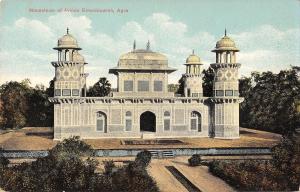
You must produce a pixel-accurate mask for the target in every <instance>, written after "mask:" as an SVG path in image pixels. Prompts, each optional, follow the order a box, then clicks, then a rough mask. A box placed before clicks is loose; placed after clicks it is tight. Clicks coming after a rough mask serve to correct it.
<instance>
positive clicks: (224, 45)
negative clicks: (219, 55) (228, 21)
mask: <svg viewBox="0 0 300 192" xmlns="http://www.w3.org/2000/svg"><path fill="white" fill-rule="evenodd" d="M219 50H220V51H223V50H224V51H239V49H238V48H237V47H236V45H235V42H234V41H233V40H232V39H231V38H230V37H228V36H227V34H226V32H225V35H224V37H222V39H220V40H219V41H218V42H217V43H216V47H215V49H214V50H213V52H215V51H219Z"/></svg>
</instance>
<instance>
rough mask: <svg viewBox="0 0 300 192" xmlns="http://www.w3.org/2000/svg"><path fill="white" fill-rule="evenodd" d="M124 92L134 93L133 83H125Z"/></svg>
mask: <svg viewBox="0 0 300 192" xmlns="http://www.w3.org/2000/svg"><path fill="white" fill-rule="evenodd" d="M124 91H133V81H124Z"/></svg>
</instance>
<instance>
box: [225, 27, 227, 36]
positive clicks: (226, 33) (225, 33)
mask: <svg viewBox="0 0 300 192" xmlns="http://www.w3.org/2000/svg"><path fill="white" fill-rule="evenodd" d="M225 36H227V29H226V27H225Z"/></svg>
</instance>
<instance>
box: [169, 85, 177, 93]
mask: <svg viewBox="0 0 300 192" xmlns="http://www.w3.org/2000/svg"><path fill="white" fill-rule="evenodd" d="M178 88H179V85H178V84H169V85H168V91H169V92H174V93H177V91H178Z"/></svg>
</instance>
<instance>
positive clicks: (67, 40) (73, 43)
mask: <svg viewBox="0 0 300 192" xmlns="http://www.w3.org/2000/svg"><path fill="white" fill-rule="evenodd" d="M64 48H72V49H78V50H80V49H81V48H79V47H78V44H77V40H76V39H75V38H74V37H73V36H72V35H71V34H69V29H67V34H65V35H64V36H62V37H61V38H59V39H58V41H57V47H55V48H54V49H64Z"/></svg>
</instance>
